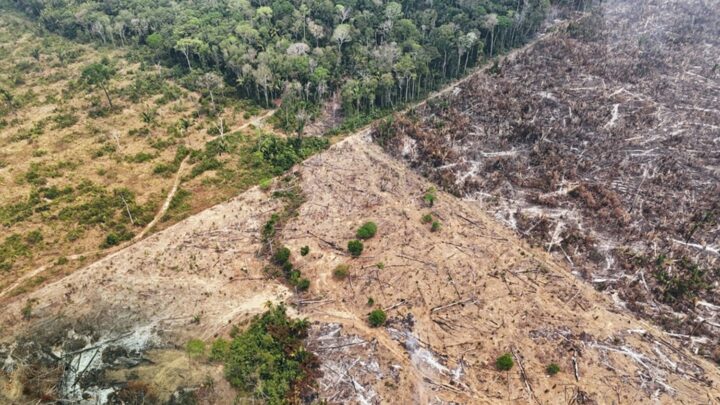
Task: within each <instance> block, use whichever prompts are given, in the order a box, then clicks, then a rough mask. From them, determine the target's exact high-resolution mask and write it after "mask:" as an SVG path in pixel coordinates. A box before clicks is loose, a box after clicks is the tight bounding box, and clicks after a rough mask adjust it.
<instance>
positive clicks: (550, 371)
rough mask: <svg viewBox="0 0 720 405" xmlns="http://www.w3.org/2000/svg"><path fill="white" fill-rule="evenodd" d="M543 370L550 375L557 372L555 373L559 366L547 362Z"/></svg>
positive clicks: (558, 370) (557, 371)
mask: <svg viewBox="0 0 720 405" xmlns="http://www.w3.org/2000/svg"><path fill="white" fill-rule="evenodd" d="M545 371H546V372H547V373H548V374H550V375H555V374H557V373H559V372H560V366H558V365H557V364H555V363H550V364H548V366H547V367H546V368H545Z"/></svg>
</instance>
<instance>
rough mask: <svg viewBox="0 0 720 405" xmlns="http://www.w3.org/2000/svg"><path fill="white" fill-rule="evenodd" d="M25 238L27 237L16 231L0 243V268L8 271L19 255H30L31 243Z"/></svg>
mask: <svg viewBox="0 0 720 405" xmlns="http://www.w3.org/2000/svg"><path fill="white" fill-rule="evenodd" d="M23 239H26V238H23V237H22V236H21V235H20V234H17V233H14V234H12V235H10V236H8V237H6V238H5V240H4V241H3V243H2V244H0V270H3V271H8V270H10V269H12V266H13V264H14V263H15V260H16V259H17V258H18V257H23V256H30V245H29V244H28V243H26V242H25V241H24V240H23Z"/></svg>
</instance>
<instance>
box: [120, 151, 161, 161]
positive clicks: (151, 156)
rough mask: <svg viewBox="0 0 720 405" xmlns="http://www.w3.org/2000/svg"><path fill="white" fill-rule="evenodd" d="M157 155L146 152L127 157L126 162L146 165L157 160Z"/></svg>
mask: <svg viewBox="0 0 720 405" xmlns="http://www.w3.org/2000/svg"><path fill="white" fill-rule="evenodd" d="M156 156H157V155H154V154H152V153H146V152H138V153H136V154H134V155H130V156H126V157H125V161H127V162H128V163H145V162H149V161H151V160H153V159H155V157H156Z"/></svg>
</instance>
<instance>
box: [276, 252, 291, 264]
mask: <svg viewBox="0 0 720 405" xmlns="http://www.w3.org/2000/svg"><path fill="white" fill-rule="evenodd" d="M288 260H290V249H288V248H287V247H282V248H280V249H278V250H277V252H275V254H274V255H273V262H275V264H277V265H278V266H282V265H284V264H286V263H288Z"/></svg>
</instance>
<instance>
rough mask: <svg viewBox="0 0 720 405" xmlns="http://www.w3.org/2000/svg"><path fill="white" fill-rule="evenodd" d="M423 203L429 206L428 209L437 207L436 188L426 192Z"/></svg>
mask: <svg viewBox="0 0 720 405" xmlns="http://www.w3.org/2000/svg"><path fill="white" fill-rule="evenodd" d="M423 201H425V204H427V205H428V207H432V206H433V205H435V201H437V189H436V188H435V187H430V188H429V189H428V190H427V191H426V192H425V196H424V197H423Z"/></svg>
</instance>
